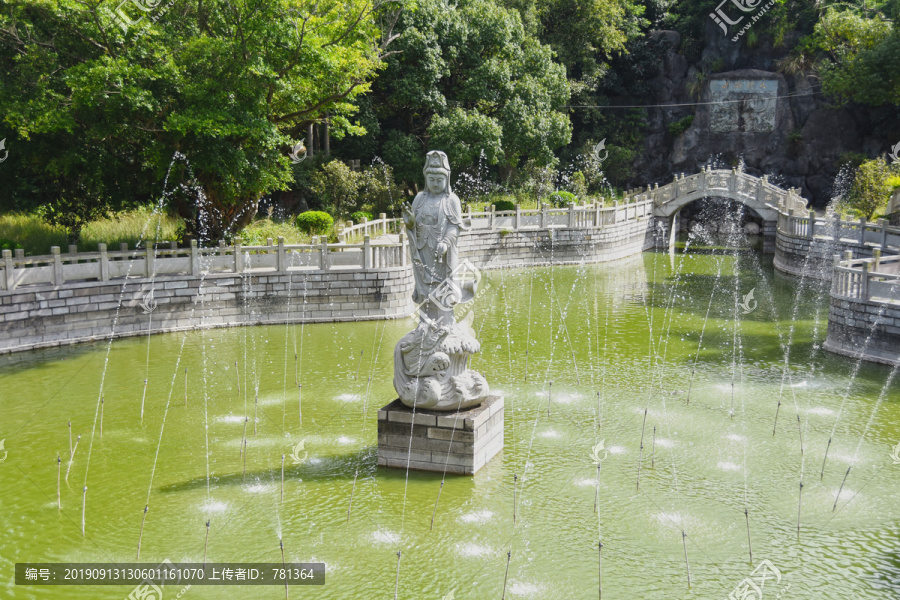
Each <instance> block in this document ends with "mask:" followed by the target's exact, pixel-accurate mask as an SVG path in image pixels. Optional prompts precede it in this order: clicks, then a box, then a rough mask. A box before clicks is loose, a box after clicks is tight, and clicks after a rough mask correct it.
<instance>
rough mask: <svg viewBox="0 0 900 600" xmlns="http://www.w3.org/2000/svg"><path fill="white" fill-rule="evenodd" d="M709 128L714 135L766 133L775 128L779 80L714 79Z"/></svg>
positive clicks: (711, 85)
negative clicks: (736, 132)
mask: <svg viewBox="0 0 900 600" xmlns="http://www.w3.org/2000/svg"><path fill="white" fill-rule="evenodd" d="M709 91H710V97H711V99H712V102H713V104H711V105H710V114H709V129H710V131H713V132H715V133H731V132H734V131H738V132H745V133H767V132H769V131H772V130H773V129H774V128H775V107H776V102H777V95H778V81H777V80H775V79H712V80H710V82H709Z"/></svg>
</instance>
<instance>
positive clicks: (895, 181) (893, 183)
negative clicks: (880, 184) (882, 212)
mask: <svg viewBox="0 0 900 600" xmlns="http://www.w3.org/2000/svg"><path fill="white" fill-rule="evenodd" d="M887 184H888V187H890V188H891V189H892V190H896V189H898V188H900V175H891V176H890V177H888V179H887Z"/></svg>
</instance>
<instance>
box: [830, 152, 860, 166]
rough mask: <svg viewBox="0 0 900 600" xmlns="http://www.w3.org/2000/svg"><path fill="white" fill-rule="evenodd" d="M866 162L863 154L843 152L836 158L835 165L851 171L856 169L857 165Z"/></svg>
mask: <svg viewBox="0 0 900 600" xmlns="http://www.w3.org/2000/svg"><path fill="white" fill-rule="evenodd" d="M866 160H868V157H867V156H866V155H865V154H861V153H859V152H843V153H842V154H841V155H840V156H838V159H837V164H838V167H845V166H846V167H850V168H851V169H856V168H858V167H859V165H861V164H863V163H864V162H866Z"/></svg>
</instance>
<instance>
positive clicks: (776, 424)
mask: <svg viewBox="0 0 900 600" xmlns="http://www.w3.org/2000/svg"><path fill="white" fill-rule="evenodd" d="M780 410H781V400H779V401H778V406H776V407H775V424H774V425H772V437H775V428H776V427H778V411H780Z"/></svg>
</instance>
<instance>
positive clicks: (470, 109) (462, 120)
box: [374, 0, 571, 189]
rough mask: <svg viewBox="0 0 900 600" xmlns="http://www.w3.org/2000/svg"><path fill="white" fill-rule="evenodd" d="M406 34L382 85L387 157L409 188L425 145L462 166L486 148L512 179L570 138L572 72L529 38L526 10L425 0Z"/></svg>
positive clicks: (404, 21) (473, 0) (416, 179)
mask: <svg viewBox="0 0 900 600" xmlns="http://www.w3.org/2000/svg"><path fill="white" fill-rule="evenodd" d="M398 29H399V30H400V31H401V32H402V35H401V37H400V38H399V39H398V40H397V41H396V43H395V45H394V46H392V49H394V50H397V51H398V53H397V54H394V55H392V56H391V57H390V58H389V59H388V68H387V69H386V70H385V72H384V73H383V74H382V75H381V76H380V77H379V78H378V80H377V81H376V84H375V86H374V91H375V93H376V97H377V98H378V102H377V103H376V105H377V106H378V107H379V111H380V113H379V116H380V118H381V119H382V123H383V126H384V124H386V123H390V124H391V126H392V128H394V129H396V130H398V133H395V134H392V135H390V136H388V138H387V140H386V142H385V145H384V149H383V154H384V157H385V160H386V161H387V162H388V163H389V164H391V165H392V166H394V167H395V169H396V172H397V175H398V177H400V178H401V179H402V180H403V181H404V182H406V185H407V187H408V188H410V189H411V188H414V187H415V186H416V185H420V184H421V179H422V175H421V169H422V155H423V151H424V150H425V149H426V147H425V146H426V145H427V147H428V148H440V149H441V150H444V151H445V152H447V153H448V155H450V156H451V157H452V161H453V166H454V171H456V172H459V171H465V170H467V169H468V168H469V167H470V165H471V164H472V163H473V162H474V161H475V160H476V159H477V158H478V157H479V155H480V153H481V152H482V151H484V153H485V157H486V161H487V162H488V164H490V165H497V166H498V167H499V168H500V170H501V173H504V174H505V176H507V177H508V176H509V175H510V174H511V173H512V172H513V171H514V170H515V169H516V168H517V167H519V166H520V165H521V164H522V163H524V162H525V161H527V160H529V159H531V160H535V161H537V162H538V163H540V164H542V165H549V164H550V163H552V162H553V160H554V155H553V151H554V150H556V149H557V148H560V147H562V146H564V145H565V144H567V143H568V142H569V139H570V136H571V125H570V123H569V119H568V117H567V116H566V115H565V114H564V113H563V112H561V111H560V109H561V107H562V106H563V105H565V104H566V102H567V101H568V99H569V85H568V82H567V81H566V73H565V69H564V68H563V67H562V65H559V64H558V63H555V62H554V61H553V55H552V51H551V49H550V48H549V47H548V46H545V45H542V44H541V43H539V42H538V40H536V39H535V38H534V37H532V36H531V35H528V34H527V33H526V32H525V29H524V27H523V25H522V21H521V19H520V17H519V14H518V12H517V11H514V10H507V9H504V8H501V7H499V6H497V5H496V4H494V3H493V2H491V1H490V0H461V1H460V2H458V3H457V4H456V7H455V9H449V8H448V7H447V4H446V3H445V2H444V1H443V0H423V1H422V2H420V3H419V4H418V6H417V9H416V10H415V11H404V12H403V13H402V15H401V17H400V22H399V23H398Z"/></svg>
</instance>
